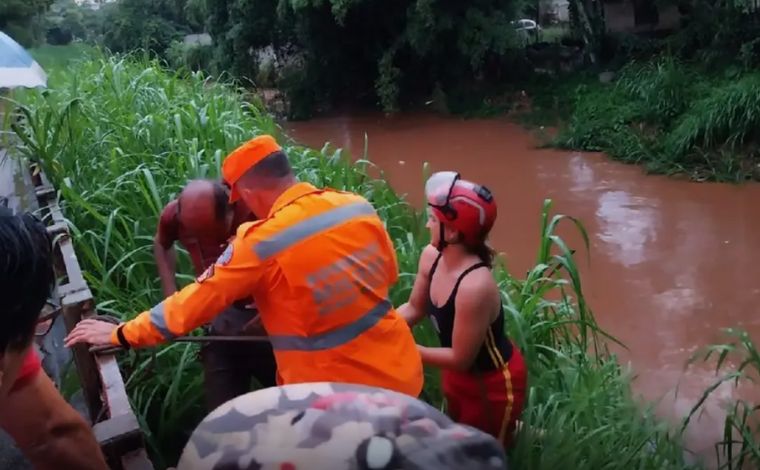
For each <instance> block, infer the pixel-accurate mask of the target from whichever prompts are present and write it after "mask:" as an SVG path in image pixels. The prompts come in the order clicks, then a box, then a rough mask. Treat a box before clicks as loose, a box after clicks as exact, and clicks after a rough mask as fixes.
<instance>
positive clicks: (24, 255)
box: [0, 207, 55, 395]
mask: <svg viewBox="0 0 760 470" xmlns="http://www.w3.org/2000/svg"><path fill="white" fill-rule="evenodd" d="M54 282H55V275H54V272H53V252H52V239H51V237H50V235H49V234H48V232H47V230H46V228H45V226H44V225H43V224H42V223H41V222H40V221H39V220H37V219H36V218H34V217H33V216H32V215H30V214H20V215H15V214H13V213H12V212H11V211H10V210H8V209H6V208H3V207H0V299H2V308H0V389H5V388H7V384H8V383H12V382H13V381H14V376H15V374H16V373H17V372H18V368H19V367H20V363H21V360H22V359H23V357H24V355H25V354H26V351H27V348H28V347H29V346H30V345H31V343H32V339H33V337H34V330H35V325H36V324H37V319H38V317H39V314H40V311H41V310H42V307H43V306H44V305H45V302H46V300H47V299H48V297H49V296H50V293H51V291H52V289H53V286H54ZM0 395H1V394H0Z"/></svg>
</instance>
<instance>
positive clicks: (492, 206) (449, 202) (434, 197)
mask: <svg viewBox="0 0 760 470" xmlns="http://www.w3.org/2000/svg"><path fill="white" fill-rule="evenodd" d="M425 196H426V198H427V203H428V206H430V208H431V210H432V211H433V214H435V216H436V218H437V219H438V220H439V221H440V222H441V223H442V224H443V225H446V226H447V227H451V228H453V229H455V230H457V231H459V232H460V233H461V234H462V237H463V242H464V243H465V244H467V245H476V244H478V243H481V242H482V241H483V240H485V238H486V235H488V232H490V231H491V228H492V227H493V224H494V222H495V221H496V201H495V200H494V198H493V195H492V194H491V191H489V190H488V188H486V187H485V186H481V185H479V184H475V183H472V182H470V181H465V180H462V179H460V177H459V173H456V172H453V171H442V172H438V173H435V174H433V176H431V177H430V178H429V179H428V181H427V183H426V184H425Z"/></svg>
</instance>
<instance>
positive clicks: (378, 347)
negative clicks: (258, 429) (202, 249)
mask: <svg viewBox="0 0 760 470" xmlns="http://www.w3.org/2000/svg"><path fill="white" fill-rule="evenodd" d="M397 279H398V264H397V260H396V253H395V250H394V247H393V243H392V241H391V239H390V237H389V236H388V233H387V231H386V230H385V227H384V225H383V223H382V221H381V220H380V218H379V217H378V216H377V214H376V212H375V210H374V208H373V207H372V205H371V204H370V203H369V202H367V200H366V199H364V198H362V197H361V196H358V195H355V194H351V193H346V192H340V191H334V190H327V189H324V190H322V189H317V188H315V187H314V186H312V185H310V184H308V183H298V184H296V185H294V186H293V187H291V188H289V189H288V190H287V191H285V192H284V193H283V194H282V195H281V196H280V197H279V198H278V200H277V201H276V202H275V204H274V206H273V207H272V210H271V211H270V214H269V215H268V217H267V218H265V219H262V220H258V221H256V222H250V223H245V224H242V225H241V226H240V228H239V229H238V232H237V236H236V237H235V239H234V240H233V241H232V242H231V243H230V244H229V245H228V247H227V249H226V251H225V252H224V253H223V254H222V255H221V256H220V257H219V259H218V260H217V262H216V263H215V264H214V265H212V266H211V267H210V268H209V269H208V270H207V271H206V272H205V273H204V274H203V275H202V276H200V277H199V278H198V279H197V280H196V282H195V283H193V284H190V285H189V286H187V287H185V288H184V289H182V290H181V291H179V292H177V293H175V294H174V295H172V296H171V297H169V298H167V299H165V300H164V301H163V302H161V303H160V304H158V305H156V306H155V307H153V308H152V309H151V310H150V311H148V312H143V313H141V314H140V315H139V316H138V317H137V318H135V319H134V320H131V321H129V322H127V323H126V324H125V325H124V327H123V328H122V333H123V335H124V338H125V339H126V340H127V342H129V343H130V345H132V346H134V347H140V346H150V345H155V344H158V343H161V342H164V341H169V340H171V339H172V338H173V337H175V336H179V335H182V334H185V333H187V332H189V331H192V330H193V329H195V328H197V327H198V326H201V325H203V324H205V323H207V322H208V321H210V320H211V319H213V318H214V317H215V316H216V315H217V314H219V313H220V312H221V311H222V310H223V309H225V308H226V307H227V306H228V305H230V304H231V303H232V302H233V301H235V300H236V299H240V298H243V297H247V296H249V295H252V296H253V298H254V300H255V302H256V305H257V307H258V309H259V311H260V314H261V320H262V323H263V325H264V327H265V328H266V330H267V332H268V334H269V336H270V340H271V342H272V346H273V349H274V353H275V358H276V360H277V368H278V375H279V381H281V382H282V383H283V384H291V383H300V382H321V381H329V382H344V383H355V384H364V385H371V386H377V387H383V388H387V389H390V390H395V391H398V392H401V393H406V394H408V395H411V396H413V397H417V396H418V395H419V394H420V392H421V390H422V383H423V369H422V361H421V357H420V354H419V352H418V350H417V346H416V344H415V341H414V338H413V336H412V332H411V330H410V329H409V327H408V326H407V324H406V322H405V321H404V320H403V319H402V318H401V316H400V315H398V314H397V313H396V311H395V309H394V308H393V306H392V305H391V302H390V300H389V289H390V287H391V286H392V285H393V284H394V283H395V282H396V280H397ZM112 342H113V343H114V344H119V341H118V338H117V336H116V333H115V332H114V335H113V336H112Z"/></svg>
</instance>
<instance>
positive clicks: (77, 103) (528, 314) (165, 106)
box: [16, 57, 751, 469]
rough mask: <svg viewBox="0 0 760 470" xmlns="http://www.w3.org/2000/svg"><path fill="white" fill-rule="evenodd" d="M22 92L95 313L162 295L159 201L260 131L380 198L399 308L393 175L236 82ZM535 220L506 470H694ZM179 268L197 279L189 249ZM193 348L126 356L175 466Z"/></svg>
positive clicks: (404, 244) (409, 253)
mask: <svg viewBox="0 0 760 470" xmlns="http://www.w3.org/2000/svg"><path fill="white" fill-rule="evenodd" d="M21 98H22V100H23V102H24V106H23V107H21V110H22V112H23V114H24V116H25V122H24V123H23V126H22V127H16V130H17V132H18V134H19V135H20V136H21V137H22V139H23V142H24V144H23V145H22V147H21V150H22V151H23V153H24V154H25V155H26V156H27V157H28V158H30V159H32V160H33V161H37V162H39V163H40V164H41V165H42V166H43V167H44V168H45V170H46V172H48V174H49V175H50V177H51V178H52V180H53V181H54V183H55V184H56V186H57V187H58V188H59V190H60V192H61V198H62V205H63V207H64V210H65V212H66V215H67V216H68V217H69V219H70V223H71V226H72V230H73V232H74V236H75V242H76V248H77V251H78V253H79V256H80V262H81V263H82V265H83V267H84V269H85V270H86V271H85V272H86V276H87V281H88V282H89V283H90V285H91V287H92V288H93V290H94V292H95V294H96V297H97V301H98V308H99V309H100V310H101V311H103V312H109V313H113V314H116V315H120V316H124V317H129V316H132V315H134V314H136V313H137V312H139V311H140V310H142V309H145V308H148V307H150V306H151V305H152V304H153V303H155V302H157V301H159V300H160V298H161V293H160V283H159V282H158V278H157V273H156V271H155V266H154V263H153V259H152V255H151V239H152V234H153V231H154V229H155V224H156V219H157V216H158V213H159V211H160V209H161V207H162V205H163V204H165V203H166V202H167V201H168V200H169V198H171V197H173V196H174V195H176V193H177V192H178V191H179V189H180V188H181V186H182V185H183V183H184V182H185V181H186V180H187V179H188V178H195V177H215V176H216V175H218V172H219V165H220V162H221V159H222V156H223V155H224V154H225V152H227V151H229V150H230V149H232V148H233V147H234V146H236V145H237V144H238V143H239V142H241V141H243V140H244V139H246V138H248V137H250V136H251V135H253V134H255V133H258V132H270V133H274V134H275V135H278V136H279V137H280V138H281V139H284V141H285V142H286V143H287V147H286V148H287V151H288V153H289V155H290V156H291V157H292V158H293V160H294V162H295V166H296V168H297V169H298V174H299V176H300V177H301V178H304V179H306V180H309V181H311V182H313V183H315V184H318V185H329V186H332V187H337V188H345V189H350V190H353V191H357V192H359V193H361V194H363V195H365V196H366V197H368V198H369V199H370V200H371V201H372V203H373V204H374V205H375V207H376V208H377V209H378V211H379V213H380V214H381V216H382V217H383V219H384V220H386V221H387V224H388V228H389V230H390V232H391V235H392V237H393V239H394V242H395V245H396V249H397V251H398V255H399V263H400V269H401V271H402V273H401V276H400V281H399V283H398V284H397V285H396V286H395V288H394V290H393V295H392V299H393V301H394V303H396V304H398V303H400V302H402V301H403V300H405V299H406V298H407V296H408V295H409V292H410V289H411V283H412V279H413V276H414V272H415V270H416V261H417V257H418V255H419V252H420V249H421V247H422V246H423V244H424V243H425V242H426V233H425V231H424V229H423V227H422V219H421V217H420V216H419V215H418V214H417V213H416V212H415V211H414V210H413V209H412V208H411V207H409V206H408V204H406V203H405V202H404V201H403V200H401V199H399V197H398V196H397V195H396V194H395V193H393V192H392V191H391V189H390V188H389V187H388V186H387V184H386V183H385V182H382V181H377V180H373V179H370V178H369V177H368V176H367V173H366V170H367V165H369V163H368V162H366V161H364V160H362V161H360V163H359V164H352V163H351V160H350V157H349V156H347V155H343V154H342V153H341V152H340V151H339V150H331V149H328V148H325V149H322V151H315V150H310V149H307V148H304V147H301V146H298V145H296V144H295V143H294V142H292V141H290V140H289V139H287V137H286V136H283V135H282V134H281V132H280V131H279V129H278V128H277V126H276V125H275V124H274V123H273V121H272V120H271V118H270V117H269V116H268V115H266V114H265V113H263V112H262V111H261V108H260V107H259V106H257V105H255V104H252V103H246V102H244V101H242V100H241V96H240V95H239V94H238V92H237V91H236V90H235V89H233V88H230V87H229V86H227V85H224V84H221V83H210V82H208V81H206V80H205V77H204V76H202V75H201V74H192V75H188V74H177V73H172V72H170V71H167V70H165V69H162V68H160V66H159V64H157V63H156V62H147V61H146V59H144V58H143V59H137V58H114V57H112V58H95V59H93V60H88V61H82V62H80V63H77V64H76V65H71V64H69V65H68V66H67V67H66V68H65V69H64V68H59V69H56V70H52V73H51V89H50V90H49V91H48V92H46V93H45V94H41V93H37V92H29V93H26V94H25V95H24V96H22V97H21ZM420 171H421V172H422V169H420ZM421 177H422V173H421ZM537 216H540V217H542V221H543V223H542V225H541V232H540V233H537V234H536V235H537V237H540V240H541V242H540V246H539V251H538V254H537V259H536V266H535V268H533V269H532V270H531V271H530V272H529V273H528V274H527V277H526V278H525V279H520V278H516V277H514V276H513V275H511V274H510V273H509V272H507V271H506V270H505V269H500V270H499V271H498V274H497V275H498V279H499V282H500V284H501V286H502V289H503V292H504V300H505V302H506V306H507V312H508V320H507V328H508V330H509V333H510V334H511V335H512V337H514V338H515V340H516V341H517V343H518V344H519V345H520V347H521V348H522V349H523V351H524V352H525V356H526V360H527V363H528V365H529V368H530V384H531V390H530V394H529V396H528V403H527V408H526V412H525V413H524V415H523V420H524V421H525V423H526V427H525V429H524V431H523V432H521V433H520V434H519V435H518V439H517V442H516V446H515V448H514V449H512V451H511V455H512V459H513V461H514V462H516V464H518V465H519V466H520V468H529V469H554V468H557V467H558V466H562V467H568V468H598V469H617V468H642V469H643V468H658V469H659V468H691V467H690V466H689V465H687V464H686V462H685V461H684V456H683V448H682V446H681V444H680V440H679V435H678V433H677V432H676V431H673V430H669V429H668V428H667V426H665V425H664V424H662V423H660V422H658V421H657V420H656V419H655V418H654V416H653V413H652V410H651V408H650V407H649V406H645V407H644V408H642V407H641V406H639V405H638V404H637V403H636V402H635V401H634V400H633V398H632V397H631V391H630V380H631V378H630V376H629V374H628V373H627V372H626V371H624V370H622V369H621V368H620V366H619V365H618V364H617V362H616V361H615V358H614V357H613V356H611V355H609V354H608V353H607V352H606V347H605V341H606V340H607V339H606V336H605V334H604V333H603V332H601V331H600V330H599V329H598V327H597V326H596V323H595V321H594V317H593V313H592V312H591V311H590V309H589V307H588V305H587V304H586V302H585V300H584V296H583V289H582V285H581V280H580V278H579V276H578V271H577V268H576V260H575V258H574V255H573V253H572V250H571V249H570V247H567V246H566V245H565V243H564V242H563V241H562V239H561V238H559V237H557V236H556V235H555V234H554V232H555V228H556V226H557V225H558V224H560V223H566V222H567V223H572V220H571V219H567V218H565V217H564V216H560V215H556V216H553V215H552V214H551V205H550V203H548V202H547V204H546V206H545V207H544V210H543V212H542V214H537ZM578 228H579V229H581V230H582V227H580V226H579V227H578ZM577 248H582V247H577ZM181 261H182V262H181V264H180V269H181V270H182V271H183V272H184V273H189V272H190V270H189V264H188V260H187V258H186V256H185V257H183V258H182V260H181ZM189 279H191V278H190V276H185V277H184V280H186V281H187V280H189ZM415 334H416V336H417V338H418V340H419V341H420V342H422V343H425V344H432V343H434V342H435V340H434V337H433V335H432V334H431V330H430V328H429V325H425V324H423V325H421V326H420V327H418V328H417V329H416V331H415ZM195 354H196V349H195V346H193V345H188V344H173V345H169V346H165V347H162V348H159V349H157V350H155V351H142V352H130V353H129V355H126V356H124V357H122V358H121V366H122V369H123V372H124V374H125V376H126V377H127V378H128V389H129V393H130V396H131V399H132V402H133V405H134V407H135V409H136V410H137V412H138V414H139V416H140V419H141V421H142V422H143V424H144V426H145V429H146V432H147V433H148V441H149V444H150V448H151V451H152V453H153V455H154V457H155V458H156V461H157V462H158V463H159V465H160V466H164V465H168V464H171V463H173V462H175V461H176V458H177V455H178V452H179V451H180V449H181V448H182V446H183V445H184V442H185V440H186V438H187V436H188V433H189V432H190V430H191V429H192V427H193V425H194V424H195V423H197V422H198V420H199V419H200V418H201V416H202V414H203V410H202V408H201V407H202V402H203V401H202V399H201V398H202V397H201V394H202V388H201V387H200V381H201V380H202V373H201V370H200V367H199V365H198V362H197V360H196V359H195ZM423 398H425V399H426V400H428V401H429V402H431V403H433V404H434V405H436V406H443V404H442V403H441V395H440V391H439V389H438V381H437V376H436V374H433V373H430V375H429V376H428V380H427V383H426V386H425V392H424V395H423ZM539 430H540V432H539ZM542 433H543V434H542ZM749 442H751V441H749Z"/></svg>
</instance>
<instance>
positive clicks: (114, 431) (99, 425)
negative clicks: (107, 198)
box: [24, 166, 153, 470]
mask: <svg viewBox="0 0 760 470" xmlns="http://www.w3.org/2000/svg"><path fill="white" fill-rule="evenodd" d="M26 171H27V174H26V175H24V176H25V177H27V178H29V179H27V181H29V180H31V186H32V188H33V191H34V198H35V199H36V202H37V204H38V206H39V216H40V218H41V219H42V220H43V221H44V222H45V224H46V225H47V230H48V232H49V233H51V234H52V235H53V237H54V240H55V243H54V245H55V248H54V255H55V272H56V277H57V278H59V279H62V281H61V282H60V283H59V286H58V288H57V292H56V293H55V297H56V298H57V299H59V302H60V304H59V305H60V307H61V316H62V317H63V321H64V324H65V326H66V331H67V332H69V331H71V330H72V329H73V328H74V326H75V325H76V324H77V323H78V322H79V321H80V320H82V319H84V318H88V317H90V316H93V315H95V302H94V299H93V297H92V293H91V292H90V289H89V287H88V285H87V282H86V281H85V279H84V277H83V275H82V271H81V268H80V266H79V261H78V260H77V256H76V252H75V250H74V245H73V243H72V240H71V234H70V232H69V228H68V225H67V223H66V220H65V219H64V216H63V213H62V211H61V208H60V207H59V205H58V202H57V192H56V190H55V188H54V187H53V186H52V185H51V184H50V181H48V178H47V176H46V175H45V173H44V171H41V170H39V169H37V170H36V171H34V172H33V171H31V167H29V166H26ZM72 355H73V357H74V363H75V366H76V370H77V373H78V376H79V381H80V384H81V388H82V393H83V396H84V401H85V404H86V408H87V414H88V417H89V419H90V423H91V424H92V427H93V432H94V433H95V437H96V438H97V440H98V442H99V443H100V446H101V448H102V449H103V452H104V454H105V456H106V459H107V461H108V464H109V467H110V468H112V469H115V470H153V465H152V463H151V462H150V460H149V459H148V456H147V452H146V450H145V444H144V439H143V434H142V431H141V430H140V426H139V424H138V421H137V417H136V416H135V414H134V412H133V410H132V407H131V405H130V403H129V399H128V397H127V392H126V389H125V385H124V381H123V379H122V376H121V372H120V370H119V365H118V363H117V362H116V358H115V357H114V356H113V355H94V354H92V353H91V352H90V351H89V348H88V346H87V345H77V346H75V347H73V348H72Z"/></svg>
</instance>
